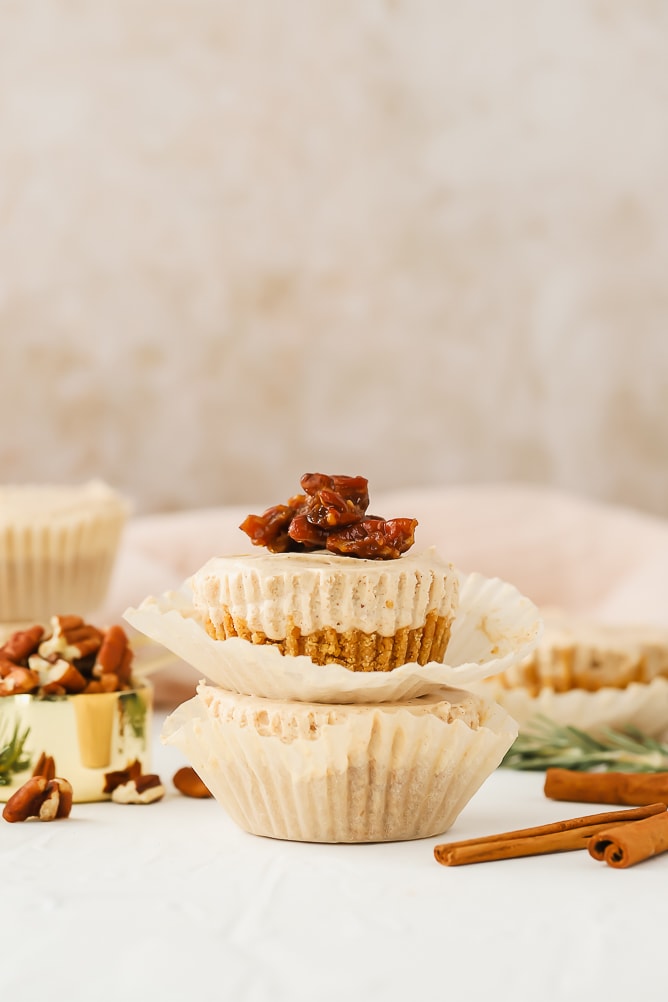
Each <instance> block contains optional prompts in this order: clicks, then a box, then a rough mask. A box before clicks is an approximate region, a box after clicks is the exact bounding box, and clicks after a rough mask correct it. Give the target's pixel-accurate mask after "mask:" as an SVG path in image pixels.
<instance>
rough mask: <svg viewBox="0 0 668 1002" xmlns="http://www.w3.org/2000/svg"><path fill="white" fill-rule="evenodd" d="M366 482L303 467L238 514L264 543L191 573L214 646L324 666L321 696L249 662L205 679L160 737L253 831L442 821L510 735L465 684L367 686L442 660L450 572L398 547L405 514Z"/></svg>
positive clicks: (452, 594) (310, 835)
mask: <svg viewBox="0 0 668 1002" xmlns="http://www.w3.org/2000/svg"><path fill="white" fill-rule="evenodd" d="M362 481H363V478H359V477H357V478H347V477H336V478H330V477H324V476H323V475H320V474H308V475H306V476H305V477H304V478H302V488H306V490H305V493H304V495H297V496H295V497H294V498H291V499H290V501H289V502H288V503H287V505H284V506H274V507H273V508H271V509H267V511H266V512H265V513H264V515H263V516H249V519H247V520H246V522H245V523H244V524H243V525H242V528H245V529H246V531H248V532H249V535H251V538H253V541H254V542H256V543H258V544H259V545H261V546H263V547H264V548H265V549H264V550H263V551H262V552H259V553H254V554H246V555H243V556H233V557H217V558H212V559H211V560H210V561H208V562H207V563H206V564H205V565H204V566H203V567H202V568H201V569H200V570H199V571H198V572H196V573H195V574H194V575H193V576H192V577H191V579H190V587H191V589H192V601H193V608H194V614H195V615H196V616H197V617H199V620H200V622H201V624H202V627H203V629H204V630H206V632H207V634H208V636H209V637H210V638H211V640H212V641H213V642H214V643H215V644H216V645H217V648H218V652H219V653H220V655H221V657H225V656H226V655H227V654H228V653H229V655H230V657H235V656H238V654H239V649H240V647H242V649H243V650H242V653H243V656H244V657H245V658H246V659H247V661H248V662H249V663H251V664H252V663H253V660H254V659H255V660H256V662H257V664H258V667H259V665H260V663H261V662H263V663H266V660H267V658H266V655H267V652H268V649H273V650H271V651H270V653H272V654H273V656H274V662H275V663H276V661H277V658H276V652H280V653H279V660H280V667H281V672H282V673H285V672H286V671H287V672H288V674H289V669H290V668H291V666H292V665H294V667H295V671H296V670H299V671H301V672H303V671H305V670H306V671H307V672H311V671H312V672H325V671H326V672H328V677H330V676H331V678H332V679H333V682H332V686H331V688H330V690H329V695H328V697H327V700H326V701H324V700H322V701H318V702H314V701H313V700H311V701H310V702H305V701H302V699H300V698H295V692H294V687H291V689H290V692H289V693H288V692H287V690H286V693H285V696H284V698H281V693H280V692H279V693H278V697H277V694H276V693H275V692H274V693H273V696H272V698H267V696H266V695H263V694H262V693H261V692H258V691H257V688H255V687H254V686H253V680H252V671H251V673H250V676H246V677H247V679H249V681H247V682H246V683H245V685H242V686H239V687H238V688H242V689H244V691H232V689H228V688H223V687H221V686H213V685H208V684H205V683H200V686H199V687H198V692H197V695H196V696H195V698H194V699H193V700H191V701H189V702H188V703H186V704H185V705H184V706H182V707H180V708H179V709H178V710H177V711H176V712H175V713H174V714H173V715H172V717H170V718H169V720H168V722H167V725H166V729H165V734H164V736H165V740H167V741H169V742H171V743H174V744H177V745H179V746H180V747H181V748H182V749H183V751H184V752H185V754H186V756H187V757H188V759H189V760H190V762H191V764H192V765H193V766H194V768H195V769H196V770H197V771H198V772H199V773H200V775H201V776H202V778H203V779H204V781H205V783H206V784H207V786H208V787H209V789H210V790H211V791H212V792H213V794H214V796H216V798H217V799H218V800H219V801H220V802H221V803H222V804H223V805H224V806H225V807H226V809H227V810H228V812H229V813H230V814H231V816H232V817H233V818H234V819H235V820H236V821H237V822H238V823H239V824H240V825H241V826H242V827H243V828H245V829H246V830H248V831H250V832H253V833H255V834H260V835H269V836H273V837H277V838H286V839H297V840H304V841H323V842H359V841H383V840H397V839H409V838H419V837H425V836H428V835H436V834H441V833H442V832H443V831H445V830H446V829H447V828H448V827H449V826H450V825H451V824H452V822H453V820H454V819H455V818H456V816H457V815H458V813H459V812H460V811H461V809H462V807H463V806H464V805H465V803H466V802H467V801H468V800H469V799H470V797H471V796H472V795H473V793H474V792H475V791H476V790H477V789H478V787H479V786H480V784H481V783H482V782H483V781H484V779H485V778H486V777H487V776H488V775H489V773H490V772H491V771H492V770H493V769H494V768H495V767H496V766H497V765H498V763H499V761H500V760H501V758H502V757H503V755H504V754H505V752H506V750H507V749H508V747H509V746H510V744H511V743H512V741H513V739H514V737H515V733H516V729H515V727H514V723H513V722H512V721H511V720H510V718H509V717H508V716H507V715H506V714H505V713H503V712H502V711H500V710H499V708H498V707H496V706H495V705H494V704H490V703H488V702H487V701H485V700H483V699H480V698H479V697H476V696H474V695H472V694H471V693H469V692H465V691H461V690H457V689H452V688H446V687H444V686H442V685H438V684H435V685H434V686H432V687H431V688H430V687H427V688H428V689H429V688H430V691H426V692H423V693H422V694H421V695H419V696H415V697H411V698H405V699H402V700H399V701H396V700H391V699H390V700H388V699H386V698H378V697H377V696H375V695H374V691H373V688H372V686H370V685H369V681H370V679H371V678H372V676H377V675H378V674H379V673H383V674H385V675H388V673H392V672H396V671H397V670H398V669H399V670H405V669H406V667H407V666H410V665H415V666H425V667H426V668H427V669H428V667H429V665H430V664H434V665H440V664H441V662H442V661H443V659H444V656H445V652H446V648H447V645H448V640H449V637H450V633H451V629H452V625H453V622H454V620H455V617H456V615H457V609H458V596H459V575H458V572H457V571H456V569H455V568H454V567H453V566H452V565H451V564H449V563H447V562H446V561H444V560H442V559H441V558H440V557H439V556H438V555H437V554H436V553H435V552H434V551H433V550H429V551H427V552H424V553H419V554H410V553H408V552H407V551H408V549H409V548H410V547H411V546H412V544H413V532H414V529H415V525H416V524H417V523H416V522H415V520H412V519H396V520H389V521H387V522H386V521H385V520H383V519H379V518H376V517H372V518H370V517H368V516H366V504H368V497H367V496H366V491H365V488H366V481H363V483H361V482H362ZM360 502H361V503H360ZM310 513H313V514H314V515H315V521H314V522H313V523H312V524H307V525H305V524H304V519H306V520H307V521H308V518H309V514H310ZM340 516H342V518H343V523H342V522H341V520H340ZM355 516H357V517H355ZM295 520H296V521H295ZM293 522H294V523H295V536H296V537H297V538H296V539H293V537H292V536H291V535H290V531H291V529H292V524H293ZM334 536H335V537H336V538H335V539H334V540H333V542H332V537H334ZM254 537H255V538H254ZM304 538H306V539H307V540H308V541H309V542H308V544H307V545H304V544H303V543H302V542H300V540H303V539H304ZM271 547H273V552H272V549H271ZM305 666H306V667H305ZM351 678H353V679H354V683H353V684H352V685H351ZM337 680H339V682H338V683H337ZM339 683H340V688H337V685H338V684H339ZM351 688H352V696H353V698H352V699H351ZM344 690H345V692H346V696H345V698H343V697H340V693H342V692H343V691H344Z"/></svg>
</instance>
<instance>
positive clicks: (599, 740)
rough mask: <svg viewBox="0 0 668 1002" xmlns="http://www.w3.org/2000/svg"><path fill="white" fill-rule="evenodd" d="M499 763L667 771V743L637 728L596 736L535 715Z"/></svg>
mask: <svg viewBox="0 0 668 1002" xmlns="http://www.w3.org/2000/svg"><path fill="white" fill-rule="evenodd" d="M501 765H502V766H505V767H506V768H508V769H524V770H534V771H538V770H541V769H547V768H549V767H550V766H557V767H559V768H562V769H577V770H580V771H587V770H594V769H595V770H598V771H606V770H615V771H618V772H663V771H665V770H668V745H665V744H661V742H659V741H657V740H655V738H651V737H649V736H648V735H647V734H643V733H642V731H640V730H638V728H637V727H631V726H628V727H624V728H621V729H619V730H617V729H614V728H612V727H604V728H601V729H600V730H598V731H597V732H596V735H592V734H588V733H586V732H585V731H581V730H579V728H577V727H570V726H564V725H561V724H556V723H554V721H552V720H550V719H549V718H547V717H544V716H537V717H535V718H534V719H533V720H532V721H530V723H529V725H528V726H527V727H525V728H524V729H523V730H522V733H521V734H520V735H519V736H518V738H517V739H516V741H515V743H514V744H513V746H512V747H511V748H510V750H509V751H508V752H507V753H506V756H505V758H504V759H503V761H502V763H501Z"/></svg>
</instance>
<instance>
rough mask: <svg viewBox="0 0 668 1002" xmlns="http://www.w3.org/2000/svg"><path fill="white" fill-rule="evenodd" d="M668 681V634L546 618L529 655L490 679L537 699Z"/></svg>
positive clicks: (505, 687)
mask: <svg viewBox="0 0 668 1002" xmlns="http://www.w3.org/2000/svg"><path fill="white" fill-rule="evenodd" d="M657 677H664V678H668V632H666V633H662V632H660V631H656V630H646V629H642V628H634V627H615V626H604V625H598V624H596V625H592V624H588V623H582V622H578V621H572V622H569V621H567V620H563V621H561V620H559V621H554V622H550V621H549V620H546V630H545V633H544V635H543V638H542V640H541V641H540V643H539V645H538V647H537V648H536V650H535V652H534V653H533V655H532V656H531V657H530V658H528V659H527V660H526V661H523V662H520V663H519V664H518V665H515V666H514V667H513V668H511V669H510V670H509V671H507V672H504V673H503V674H501V675H497V676H494V677H493V679H491V680H490V681H494V682H496V683H498V684H499V685H501V686H502V687H503V688H504V689H516V688H521V689H524V690H526V691H527V692H528V693H529V694H530V695H532V696H537V695H538V693H540V692H541V691H542V690H543V689H551V690H552V691H553V692H557V693H562V692H568V691H570V690H572V689H584V690H585V691H587V692H597V691H598V690H599V689H603V688H613V689H625V688H626V687H627V686H629V685H631V683H633V682H641V683H648V682H651V681H652V679H654V678H657Z"/></svg>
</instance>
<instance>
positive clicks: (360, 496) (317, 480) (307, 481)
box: [299, 473, 369, 514]
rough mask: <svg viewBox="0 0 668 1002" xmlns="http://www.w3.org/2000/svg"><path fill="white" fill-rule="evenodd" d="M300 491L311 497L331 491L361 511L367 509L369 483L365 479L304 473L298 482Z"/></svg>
mask: <svg viewBox="0 0 668 1002" xmlns="http://www.w3.org/2000/svg"><path fill="white" fill-rule="evenodd" d="M299 483H300V486H301V488H302V490H303V491H304V492H305V493H306V494H309V495H311V496H314V495H315V494H317V493H318V492H319V491H322V490H327V489H328V490H331V491H334V492H335V493H337V494H339V495H340V496H341V497H342V498H344V499H345V500H346V501H352V503H353V504H354V505H355V506H356V507H357V508H360V509H361V512H362V514H364V512H365V511H366V510H367V508H368V507H369V481H368V480H367V479H366V477H346V476H343V475H335V476H332V477H329V476H327V475H326V474H325V473H305V474H304V476H303V477H302V478H301V480H300V482H299Z"/></svg>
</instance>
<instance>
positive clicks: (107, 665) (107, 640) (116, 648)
mask: <svg viewBox="0 0 668 1002" xmlns="http://www.w3.org/2000/svg"><path fill="white" fill-rule="evenodd" d="M131 664H132V651H131V650H130V648H129V647H128V637H127V634H126V632H125V630H124V629H123V627H122V626H117V625H116V626H110V627H109V629H108V630H107V631H106V633H105V634H104V639H103V640H102V644H101V646H100V649H99V650H98V652H97V657H96V659H95V664H94V665H93V672H92V673H93V676H94V677H95V678H98V679H102V677H103V676H104V675H106V674H112V675H114V677H115V678H116V679H117V680H118V678H119V677H120V675H121V673H122V675H123V679H124V681H129V680H130V667H131ZM115 688H118V681H117V684H116V686H115ZM112 691H113V690H112Z"/></svg>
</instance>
